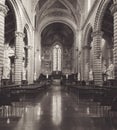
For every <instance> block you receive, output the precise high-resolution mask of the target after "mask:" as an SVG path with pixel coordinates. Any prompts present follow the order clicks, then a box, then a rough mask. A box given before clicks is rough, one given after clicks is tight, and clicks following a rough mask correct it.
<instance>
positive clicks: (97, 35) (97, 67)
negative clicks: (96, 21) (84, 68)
mask: <svg viewBox="0 0 117 130" xmlns="http://www.w3.org/2000/svg"><path fill="white" fill-rule="evenodd" d="M92 37H93V50H94V51H93V74H94V83H95V85H97V86H102V84H103V81H102V63H101V41H102V32H101V31H96V32H93V34H92Z"/></svg>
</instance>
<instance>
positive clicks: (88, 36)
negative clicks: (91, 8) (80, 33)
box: [84, 23, 93, 46]
mask: <svg viewBox="0 0 117 130" xmlns="http://www.w3.org/2000/svg"><path fill="white" fill-rule="evenodd" d="M92 32H93V28H92V26H91V24H90V23H89V24H88V25H87V27H86V30H85V35H84V36H85V39H84V40H85V42H84V44H85V45H84V46H88V45H89V43H91V40H92V37H91V35H92Z"/></svg>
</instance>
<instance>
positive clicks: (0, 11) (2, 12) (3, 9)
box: [0, 0, 8, 85]
mask: <svg viewBox="0 0 117 130" xmlns="http://www.w3.org/2000/svg"><path fill="white" fill-rule="evenodd" d="M7 12H8V7H7V6H6V5H5V0H0V85H1V79H2V69H3V59H4V58H3V56H4V41H5V37H4V34H5V16H6V15H7Z"/></svg>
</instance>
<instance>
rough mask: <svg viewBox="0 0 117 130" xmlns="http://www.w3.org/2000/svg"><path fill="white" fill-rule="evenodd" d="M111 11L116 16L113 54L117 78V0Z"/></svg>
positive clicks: (116, 77) (116, 76)
mask: <svg viewBox="0 0 117 130" xmlns="http://www.w3.org/2000/svg"><path fill="white" fill-rule="evenodd" d="M111 12H112V14H113V17H114V35H113V36H114V49H113V56H114V72H115V73H114V76H115V79H117V1H115V4H113V5H112V6H111Z"/></svg>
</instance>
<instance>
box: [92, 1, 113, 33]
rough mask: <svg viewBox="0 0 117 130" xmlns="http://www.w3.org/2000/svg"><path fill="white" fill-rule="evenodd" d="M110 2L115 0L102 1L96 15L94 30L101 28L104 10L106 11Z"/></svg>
mask: <svg viewBox="0 0 117 130" xmlns="http://www.w3.org/2000/svg"><path fill="white" fill-rule="evenodd" d="M109 2H113V1H112V0H102V1H101V3H100V5H99V7H98V10H97V13H96V17H95V22H94V32H95V31H98V30H99V31H100V30H101V26H102V20H103V17H104V12H105V11H106V9H107V6H108V4H109Z"/></svg>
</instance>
